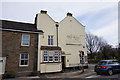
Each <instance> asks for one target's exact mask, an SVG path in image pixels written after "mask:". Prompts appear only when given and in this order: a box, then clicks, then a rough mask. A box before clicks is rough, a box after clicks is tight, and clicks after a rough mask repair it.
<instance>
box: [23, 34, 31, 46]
mask: <svg viewBox="0 0 120 80" xmlns="http://www.w3.org/2000/svg"><path fill="white" fill-rule="evenodd" d="M29 45H30V35H29V34H22V46H29Z"/></svg>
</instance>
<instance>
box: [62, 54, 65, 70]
mask: <svg viewBox="0 0 120 80" xmlns="http://www.w3.org/2000/svg"><path fill="white" fill-rule="evenodd" d="M64 68H65V56H62V69H64Z"/></svg>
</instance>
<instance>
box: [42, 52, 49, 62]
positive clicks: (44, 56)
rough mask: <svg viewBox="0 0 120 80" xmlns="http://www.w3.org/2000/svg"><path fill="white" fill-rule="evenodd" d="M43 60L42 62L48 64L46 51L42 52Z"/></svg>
mask: <svg viewBox="0 0 120 80" xmlns="http://www.w3.org/2000/svg"><path fill="white" fill-rule="evenodd" d="M43 59H44V60H43V61H44V62H48V51H44V54H43Z"/></svg>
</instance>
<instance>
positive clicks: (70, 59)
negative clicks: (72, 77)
mask: <svg viewBox="0 0 120 80" xmlns="http://www.w3.org/2000/svg"><path fill="white" fill-rule="evenodd" d="M67 44H74V45H67ZM59 46H60V47H61V48H62V51H64V52H65V54H66V67H73V66H78V64H79V63H80V58H79V51H81V50H82V51H84V53H85V56H87V52H86V42H85V27H84V26H83V25H81V24H80V23H79V22H78V21H77V20H76V19H75V18H74V17H72V16H67V17H65V18H64V19H63V20H62V21H61V22H60V23H59ZM83 46H85V48H83ZM67 54H71V55H67Z"/></svg>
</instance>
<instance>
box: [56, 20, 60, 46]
mask: <svg viewBox="0 0 120 80" xmlns="http://www.w3.org/2000/svg"><path fill="white" fill-rule="evenodd" d="M58 27H59V25H58V22H56V31H57V33H56V34H57V47H58Z"/></svg>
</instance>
